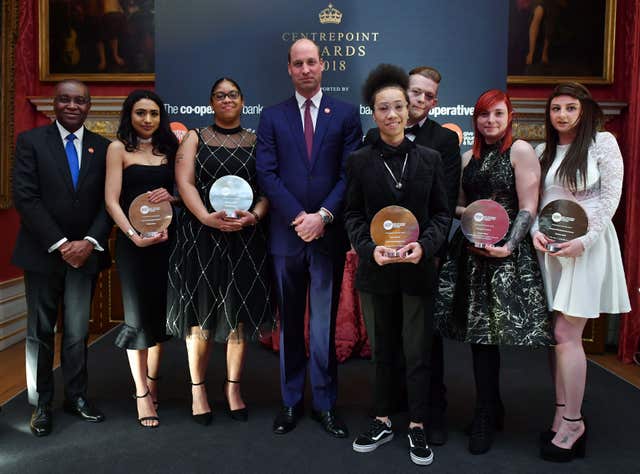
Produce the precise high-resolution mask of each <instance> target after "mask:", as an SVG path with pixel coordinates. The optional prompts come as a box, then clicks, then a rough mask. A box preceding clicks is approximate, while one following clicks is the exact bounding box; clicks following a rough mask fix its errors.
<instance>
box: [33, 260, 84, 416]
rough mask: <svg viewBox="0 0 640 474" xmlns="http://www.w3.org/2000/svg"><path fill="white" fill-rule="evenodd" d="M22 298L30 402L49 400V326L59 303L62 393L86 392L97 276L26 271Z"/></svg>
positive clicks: (51, 328)
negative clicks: (24, 302) (88, 347)
mask: <svg viewBox="0 0 640 474" xmlns="http://www.w3.org/2000/svg"><path fill="white" fill-rule="evenodd" d="M24 282H25V291H26V298H27V343H26V357H27V358H26V366H27V391H28V395H29V403H31V404H32V405H37V404H38V403H51V401H52V400H53V389H54V383H53V351H54V328H55V324H56V320H57V318H58V307H59V305H60V304H62V316H63V324H64V329H63V331H64V332H63V335H62V349H61V354H60V360H61V365H62V373H63V378H64V390H65V396H66V398H68V399H74V398H76V397H78V396H85V395H86V392H87V334H88V332H89V318H90V315H91V297H92V295H93V289H94V287H95V282H96V275H88V274H86V273H83V272H82V271H80V270H77V269H74V268H71V267H67V268H66V269H65V270H63V271H61V272H58V273H53V274H43V273H36V272H30V271H27V272H25V275H24Z"/></svg>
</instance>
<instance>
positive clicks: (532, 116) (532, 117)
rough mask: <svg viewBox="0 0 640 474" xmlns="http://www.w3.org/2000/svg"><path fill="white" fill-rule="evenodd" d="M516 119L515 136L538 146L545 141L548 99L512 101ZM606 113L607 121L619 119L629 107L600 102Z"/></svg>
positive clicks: (620, 103) (614, 102) (618, 103)
mask: <svg viewBox="0 0 640 474" xmlns="http://www.w3.org/2000/svg"><path fill="white" fill-rule="evenodd" d="M511 103H512V104H513V110H514V113H515V119H514V122H513V135H514V137H515V138H521V139H523V140H527V141H529V142H531V144H532V145H537V144H538V143H540V142H542V141H543V140H544V108H545V105H546V103H547V99H511ZM598 104H600V107H601V108H602V111H603V112H604V117H605V121H606V122H608V121H609V120H613V119H614V118H616V117H618V116H619V115H620V114H621V113H622V111H623V110H624V109H625V108H626V107H627V105H628V104H627V103H626V102H617V101H603V102H598Z"/></svg>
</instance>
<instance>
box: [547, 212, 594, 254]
mask: <svg viewBox="0 0 640 474" xmlns="http://www.w3.org/2000/svg"><path fill="white" fill-rule="evenodd" d="M538 227H539V229H540V232H542V233H543V234H544V235H546V236H547V237H548V238H549V239H551V240H553V241H554V243H550V244H547V250H549V251H550V252H557V251H558V250H560V249H559V248H558V246H557V245H555V243H557V242H568V241H569V240H573V239H575V238H578V237H581V236H583V235H584V234H586V233H587V229H588V227H589V219H588V218H587V213H586V212H585V210H584V209H583V208H582V206H581V205H580V204H578V203H577V202H575V201H571V200H569V199H556V200H555V201H551V202H550V203H549V204H547V205H546V206H544V208H543V209H542V211H540V214H539V215H538Z"/></svg>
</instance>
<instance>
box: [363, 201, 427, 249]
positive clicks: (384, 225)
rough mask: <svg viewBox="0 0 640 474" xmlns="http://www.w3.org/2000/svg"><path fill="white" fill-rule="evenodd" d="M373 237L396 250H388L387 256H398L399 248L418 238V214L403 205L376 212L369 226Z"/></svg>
mask: <svg viewBox="0 0 640 474" xmlns="http://www.w3.org/2000/svg"><path fill="white" fill-rule="evenodd" d="M369 231H370V232H371V239H372V240H373V241H374V242H375V244H376V245H382V246H384V247H388V248H391V249H395V250H396V251H393V252H387V253H386V256H387V257H398V256H399V254H398V252H397V249H400V248H402V247H404V246H405V245H407V244H408V243H410V242H415V241H416V240H418V236H419V235H420V226H419V225H418V220H417V219H416V216H414V215H413V213H412V212H411V211H410V210H409V209H405V208H404V207H401V206H387V207H383V208H382V209H380V210H379V211H378V212H376V215H375V216H373V219H372V220H371V224H370V226H369Z"/></svg>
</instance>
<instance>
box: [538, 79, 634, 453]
mask: <svg viewBox="0 0 640 474" xmlns="http://www.w3.org/2000/svg"><path fill="white" fill-rule="evenodd" d="M545 115H546V120H545V122H546V123H545V128H546V143H544V144H541V145H539V146H538V147H537V148H536V152H537V154H538V156H539V157H540V164H541V168H542V183H543V191H542V196H541V200H540V205H541V207H543V206H544V205H546V204H547V203H548V202H549V201H551V200H554V199H558V198H563V197H569V198H570V199H572V200H575V201H577V202H578V203H579V204H580V205H581V206H582V207H583V208H584V210H585V211H586V213H587V217H588V220H589V225H588V230H587V233H586V234H585V235H583V236H581V237H578V238H576V239H573V240H570V241H568V242H563V243H556V245H555V246H556V247H558V248H559V250H557V251H554V252H550V251H549V250H547V248H546V244H548V243H551V242H552V240H551V239H549V238H548V237H547V236H545V235H544V234H543V233H542V232H540V231H539V230H538V228H537V225H534V227H533V229H532V234H533V242H534V246H535V247H536V249H537V250H538V251H539V252H540V260H541V267H542V275H543V278H544V282H545V288H546V292H547V300H548V304H549V309H550V310H551V311H553V312H554V335H555V338H556V346H555V364H554V365H555V368H554V380H555V391H556V411H555V416H554V420H553V425H552V427H551V429H550V430H549V431H548V432H546V433H544V434H543V435H542V436H541V441H542V446H541V453H540V455H541V457H542V458H543V459H545V460H548V461H558V462H562V461H570V460H572V459H573V458H574V457H584V454H585V447H586V438H587V433H586V425H585V423H584V420H583V419H582V414H581V406H582V399H583V395H584V389H585V382H586V373H587V363H586V357H585V354H584V350H583V348H582V332H583V330H584V327H585V325H586V323H587V320H588V319H590V318H597V317H599V315H600V313H610V314H620V313H626V312H628V311H630V305H629V296H628V294H627V288H626V283H625V278H624V270H623V267H622V257H621V255H620V246H619V244H618V237H617V235H616V231H615V228H614V227H613V223H612V222H611V219H612V217H613V215H614V213H615V212H616V209H617V207H618V203H619V201H620V194H621V192H622V175H623V163H622V156H621V154H620V149H619V147H618V143H617V142H616V139H615V138H614V137H613V135H611V134H610V133H609V132H598V131H597V129H598V126H599V125H600V124H601V123H602V111H601V110H600V107H599V106H598V104H597V103H596V102H595V101H594V100H593V98H592V97H591V94H590V93H589V91H588V90H587V88H586V87H584V86H583V85H581V84H578V83H565V84H559V85H558V86H556V88H555V89H554V91H553V92H552V94H551V97H549V99H548V100H547V106H546V111H545ZM559 191H560V192H559Z"/></svg>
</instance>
